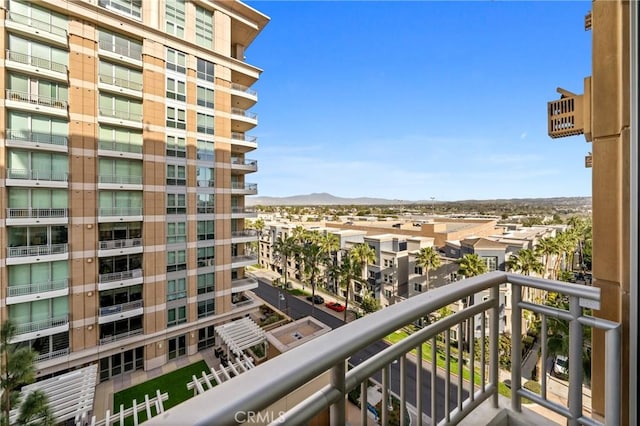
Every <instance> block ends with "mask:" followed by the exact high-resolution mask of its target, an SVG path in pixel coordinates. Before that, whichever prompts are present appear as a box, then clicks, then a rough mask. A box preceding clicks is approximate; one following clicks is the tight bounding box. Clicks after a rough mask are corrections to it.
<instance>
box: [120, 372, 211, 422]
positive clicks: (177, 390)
mask: <svg viewBox="0 0 640 426" xmlns="http://www.w3.org/2000/svg"><path fill="white" fill-rule="evenodd" d="M203 371H205V372H207V373H209V367H208V366H207V363H206V362H204V361H198V362H196V363H195V364H191V365H188V366H186V367H183V368H180V369H179V370H175V371H173V372H171V373H168V374H165V375H164V376H160V377H156V378H155V379H152V380H149V381H147V382H144V383H140V384H139V385H136V386H132V387H130V388H127V389H124V390H121V391H120V392H117V393H116V394H114V395H113V412H114V413H117V412H119V411H120V404H124V407H125V408H128V407H131V406H132V405H133V400H134V399H135V400H136V403H137V404H140V403H144V396H145V394H146V395H149V399H151V398H153V397H155V396H156V390H157V389H160V393H165V392H167V393H168V394H169V399H168V400H167V401H165V402H164V408H165V410H166V409H168V408H171V407H173V406H175V405H178V404H180V403H181V402H183V401H186V400H187V399H189V398H191V397H192V396H193V390H188V389H187V383H188V382H190V381H191V376H192V375H196V376H197V377H201V376H202V372H203ZM152 413H154V414H155V410H152ZM146 418H147V415H146V412H145V411H144V410H143V411H141V412H140V413H139V415H138V419H139V420H140V421H144V420H146ZM143 419H144V420H143ZM127 424H133V419H131V418H129V419H128V421H127Z"/></svg>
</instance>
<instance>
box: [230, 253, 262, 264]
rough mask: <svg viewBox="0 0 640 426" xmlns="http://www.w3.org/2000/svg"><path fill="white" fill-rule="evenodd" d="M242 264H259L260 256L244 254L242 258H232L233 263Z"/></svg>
mask: <svg viewBox="0 0 640 426" xmlns="http://www.w3.org/2000/svg"><path fill="white" fill-rule="evenodd" d="M240 262H256V263H257V262H258V256H255V255H251V254H243V255H240V256H231V263H240Z"/></svg>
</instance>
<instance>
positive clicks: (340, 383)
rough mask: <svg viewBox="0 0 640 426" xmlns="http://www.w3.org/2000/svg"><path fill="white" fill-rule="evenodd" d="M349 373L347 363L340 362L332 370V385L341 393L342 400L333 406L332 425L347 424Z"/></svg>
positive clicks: (331, 412) (331, 409) (330, 413)
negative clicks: (347, 378)
mask: <svg viewBox="0 0 640 426" xmlns="http://www.w3.org/2000/svg"><path fill="white" fill-rule="evenodd" d="M346 373H347V361H346V360H343V361H342V362H339V363H338V364H336V365H335V366H334V367H333V368H332V369H331V385H332V386H333V387H334V388H335V389H338V390H339V391H340V393H341V394H342V396H341V397H340V400H339V401H338V402H336V403H335V404H333V405H331V408H330V410H329V416H330V419H331V424H332V425H343V424H345V422H346V413H347V412H346V409H347V404H346V400H347V394H346V392H345V375H346Z"/></svg>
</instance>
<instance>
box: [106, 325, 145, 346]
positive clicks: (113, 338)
mask: <svg viewBox="0 0 640 426" xmlns="http://www.w3.org/2000/svg"><path fill="white" fill-rule="evenodd" d="M143 331H144V329H142V328H138V329H135V330H130V331H126V332H124V333H120V334H115V335H113V336H105V337H102V338H100V344H101V345H106V344H107V343H112V342H117V341H120V340H123V339H126V338H128V337H133V336H139V335H141V334H142V333H143Z"/></svg>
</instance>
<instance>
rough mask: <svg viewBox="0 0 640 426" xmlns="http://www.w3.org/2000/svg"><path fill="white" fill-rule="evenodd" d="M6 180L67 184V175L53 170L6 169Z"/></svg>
mask: <svg viewBox="0 0 640 426" xmlns="http://www.w3.org/2000/svg"><path fill="white" fill-rule="evenodd" d="M7 178H9V179H24V180H48V181H55V182H67V181H68V180H69V173H67V172H58V171H55V170H25V169H8V170H7Z"/></svg>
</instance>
